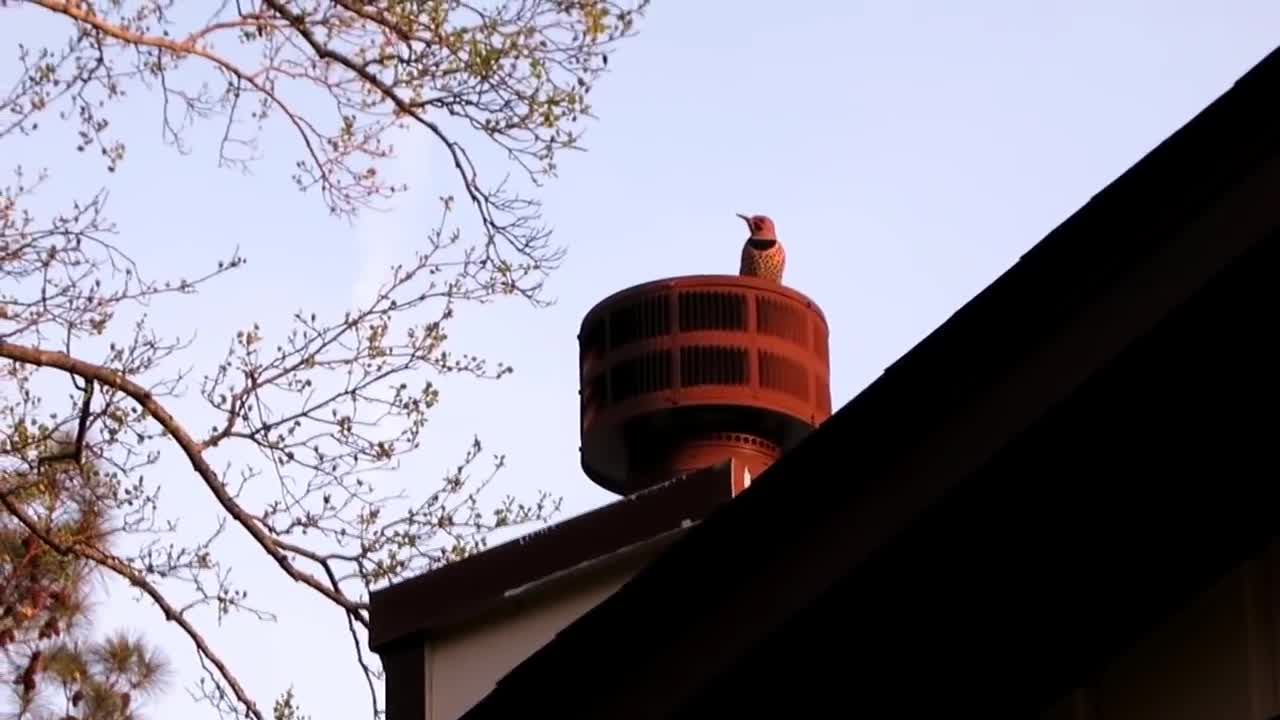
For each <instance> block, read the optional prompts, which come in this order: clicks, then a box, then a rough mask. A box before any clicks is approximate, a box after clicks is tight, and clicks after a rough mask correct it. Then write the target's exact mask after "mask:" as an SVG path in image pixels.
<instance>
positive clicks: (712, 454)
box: [578, 275, 831, 495]
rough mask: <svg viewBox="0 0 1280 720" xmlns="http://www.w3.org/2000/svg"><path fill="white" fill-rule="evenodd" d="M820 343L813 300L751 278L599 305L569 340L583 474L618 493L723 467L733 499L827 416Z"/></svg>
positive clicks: (702, 280) (671, 287)
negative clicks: (575, 349)
mask: <svg viewBox="0 0 1280 720" xmlns="http://www.w3.org/2000/svg"><path fill="white" fill-rule="evenodd" d="M827 337H828V329H827V321H826V318H825V317H824V316H823V314H822V311H821V310H820V309H819V308H818V306H817V305H816V304H815V303H814V302H813V301H812V300H810V299H809V298H807V297H805V296H804V295H803V294H801V293H799V292H796V291H795V290H792V289H790V288H787V287H785V286H782V285H779V284H777V283H774V282H770V281H766V280H760V279H757V278H753V277H742V276H737V275H695V276H687V277H677V278H669V279H666V280H657V281H654V282H649V283H644V284H642V285H637V286H635V287H631V288H628V289H626V290H623V291H621V292H618V293H615V294H613V295H611V296H609V297H608V298H606V299H604V300H603V301H601V302H600V303H599V304H597V305H596V306H595V307H593V308H592V309H591V310H590V311H589V312H588V313H587V315H586V317H585V318H584V319H583V322H582V329H581V332H580V333H579V335H578V344H579V365H580V373H579V381H580V383H581V389H580V391H579V392H580V395H581V408H582V409H581V432H582V468H583V470H584V471H585V472H586V474H587V476H588V477H590V478H591V479H592V480H593V481H594V482H595V483H596V484H598V485H600V486H601V487H603V488H605V489H607V490H610V491H612V492H615V493H619V494H623V495H627V494H631V493H633V492H636V491H638V490H642V489H644V488H647V487H651V486H653V485H656V484H658V483H660V482H664V481H666V480H670V479H672V478H674V477H676V476H678V475H681V474H683V473H685V472H688V471H691V470H696V469H698V468H702V467H706V466H708V465H713V464H715V463H718V462H722V461H724V460H732V461H733V466H734V473H735V477H734V490H735V492H738V491H741V490H742V489H744V488H745V487H746V486H747V485H749V484H750V478H751V477H753V476H757V475H759V474H760V473H761V472H763V471H764V469H765V468H767V467H768V466H769V465H770V464H771V463H772V462H773V461H774V460H776V459H777V458H778V456H779V455H781V454H782V453H783V452H785V451H787V450H789V449H790V448H791V447H793V446H794V445H796V444H797V443H798V442H799V441H800V440H801V439H803V438H804V436H805V435H807V434H808V433H809V432H810V431H811V430H812V429H813V428H814V427H816V426H817V425H818V424H820V423H821V422H823V421H824V420H826V419H827V418H828V417H829V416H830V415H831V389H830V360H829V357H828V346H827Z"/></svg>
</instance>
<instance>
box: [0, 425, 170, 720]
mask: <svg viewBox="0 0 1280 720" xmlns="http://www.w3.org/2000/svg"><path fill="white" fill-rule="evenodd" d="M72 442H73V441H67V442H63V443H56V444H54V445H53V446H52V447H51V449H50V451H49V452H42V453H40V454H38V455H37V456H36V457H35V459H36V462H35V463H34V464H31V465H29V466H28V467H27V468H25V469H24V470H17V469H15V470H11V471H10V472H8V473H7V474H6V475H5V476H4V477H3V478H0V492H2V493H3V494H4V497H5V502H6V503H11V504H13V505H14V507H16V508H19V509H20V513H19V514H14V513H0V661H2V662H0V668H3V671H4V673H5V675H4V677H5V678H6V679H7V680H8V682H9V689H10V691H11V702H9V703H4V704H0V707H4V706H5V705H6V704H7V705H9V706H10V707H9V708H8V713H9V715H10V716H12V717H14V718H16V719H18V720H44V719H45V718H49V719H51V720H52V719H58V720H65V719H67V718H77V719H78V720H126V719H130V718H135V717H138V715H137V712H136V711H137V703H136V701H135V699H136V698H139V697H140V696H143V695H147V694H150V693H153V692H155V691H157V690H160V689H161V688H162V687H163V685H164V680H165V676H166V675H165V673H166V668H167V664H166V663H165V661H164V659H163V658H162V657H161V656H160V655H159V654H158V653H157V652H156V651H155V650H154V649H152V648H149V647H148V646H147V645H146V644H145V643H144V642H143V641H142V640H141V639H140V638H136V637H132V636H130V635H128V634H126V633H124V632H120V631H116V632H114V633H113V634H110V635H107V636H105V637H97V636H96V634H95V632H94V628H93V627H92V625H91V623H90V617H89V610H90V607H91V604H90V595H91V591H92V584H93V582H94V580H95V577H94V576H95V574H96V573H97V566H96V565H95V564H94V563H93V562H92V561H90V560H88V559H86V558H84V557H82V556H80V555H77V554H76V553H73V552H65V551H59V550H55V549H54V545H57V546H59V547H61V548H68V547H74V546H76V545H79V544H87V545H92V546H94V547H98V548H107V547H109V541H110V537H109V536H110V532H109V530H108V528H109V526H110V525H109V522H108V518H107V517H106V514H105V512H104V507H105V505H104V503H103V502H102V498H103V497H106V496H110V494H111V493H112V488H110V487H109V480H108V479H107V478H106V477H104V476H103V474H102V473H101V472H99V470H98V468H97V466H96V465H95V464H93V463H73V462H68V461H66V460H58V461H53V462H40V461H39V459H38V458H39V457H56V456H58V455H59V454H65V452H67V451H68V450H71V449H73V445H72ZM19 515H21V517H22V518H25V520H19Z"/></svg>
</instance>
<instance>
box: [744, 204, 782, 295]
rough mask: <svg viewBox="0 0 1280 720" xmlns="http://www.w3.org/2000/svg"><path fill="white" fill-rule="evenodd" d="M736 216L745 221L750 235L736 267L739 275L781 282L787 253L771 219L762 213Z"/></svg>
mask: <svg viewBox="0 0 1280 720" xmlns="http://www.w3.org/2000/svg"><path fill="white" fill-rule="evenodd" d="M738 217H740V218H742V219H743V220H745V221H746V223H747V227H748V228H750V229H751V235H750V237H748V238H747V242H746V243H745V244H744V245H743V246H742V264H741V266H740V267H739V268H738V274H739V275H748V276H751V277H758V278H763V279H765V280H772V281H774V282H776V283H778V284H781V283H782V271H783V270H784V269H786V266H787V253H786V251H784V250H783V249H782V243H780V242H778V233H777V232H776V231H775V230H774V229H773V221H772V220H770V219H769V218H767V217H765V216H764V215H743V214H742V213H738Z"/></svg>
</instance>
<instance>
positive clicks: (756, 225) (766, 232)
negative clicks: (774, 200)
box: [738, 213, 778, 240]
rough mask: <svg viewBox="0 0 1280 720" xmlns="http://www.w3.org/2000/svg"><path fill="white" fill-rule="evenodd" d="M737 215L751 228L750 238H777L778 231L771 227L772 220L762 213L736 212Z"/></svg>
mask: <svg viewBox="0 0 1280 720" xmlns="http://www.w3.org/2000/svg"><path fill="white" fill-rule="evenodd" d="M738 217H740V218H742V219H743V221H744V222H746V223H747V227H748V228H750V229H751V238H752V239H753V240H777V239H778V233H777V231H776V230H774V228H773V221H772V220H770V219H769V218H768V217H766V216H764V215H743V214H742V213H738Z"/></svg>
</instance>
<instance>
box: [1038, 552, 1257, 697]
mask: <svg viewBox="0 0 1280 720" xmlns="http://www.w3.org/2000/svg"><path fill="white" fill-rule="evenodd" d="M1278 579H1280V545H1272V546H1271V547H1269V548H1268V549H1267V550H1266V551H1265V552H1264V553H1262V554H1260V555H1259V556H1258V557H1256V558H1255V559H1254V560H1252V561H1250V562H1249V563H1246V564H1245V565H1243V566H1242V567H1239V568H1237V569H1236V570H1235V571H1233V572H1232V573H1231V574H1230V575H1229V576H1228V577H1226V578H1225V579H1223V580H1222V581H1221V582H1219V583H1218V585H1217V586H1215V587H1214V588H1213V589H1212V590H1210V591H1209V592H1208V593H1206V594H1204V595H1203V596H1201V597H1200V598H1198V600H1197V601H1196V602H1195V603H1194V604H1192V605H1191V606H1190V607H1188V608H1186V609H1184V610H1183V611H1182V612H1181V613H1179V614H1178V615H1176V616H1175V617H1174V618H1173V619H1171V620H1170V621H1169V622H1168V623H1166V624H1165V626H1164V627H1162V628H1160V629H1159V630H1157V631H1156V632H1154V633H1152V634H1151V635H1150V636H1149V637H1147V638H1146V640H1145V641H1144V642H1142V643H1140V644H1139V645H1138V646H1137V647H1136V648H1134V649H1133V650H1132V651H1131V652H1129V653H1127V654H1125V655H1123V656H1121V657H1119V658H1117V659H1116V660H1114V661H1113V662H1112V663H1111V664H1110V665H1109V666H1108V667H1107V668H1106V670H1105V671H1104V672H1103V673H1102V675H1101V677H1099V678H1098V680H1097V682H1096V683H1093V684H1092V685H1091V686H1090V687H1084V688H1080V689H1079V690H1077V691H1076V692H1075V693H1074V694H1072V695H1071V696H1069V697H1067V698H1065V699H1064V700H1063V701H1062V702H1061V703H1059V705H1058V706H1057V707H1055V708H1054V709H1053V710H1051V711H1050V712H1048V713H1047V714H1045V715H1044V717H1043V720H1112V719H1113V718H1114V719H1118V718H1124V719H1125V720H1206V719H1208V718H1213V719H1214V720H1270V719H1271V718H1273V717H1275V716H1276V715H1277V714H1278V713H1280V663H1278V662H1277V660H1278V658H1280V632H1278V628H1277V624H1276V614H1277V613H1276V611H1277V609H1278V608H1280V592H1278V591H1280V586H1278V585H1277V580H1278Z"/></svg>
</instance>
